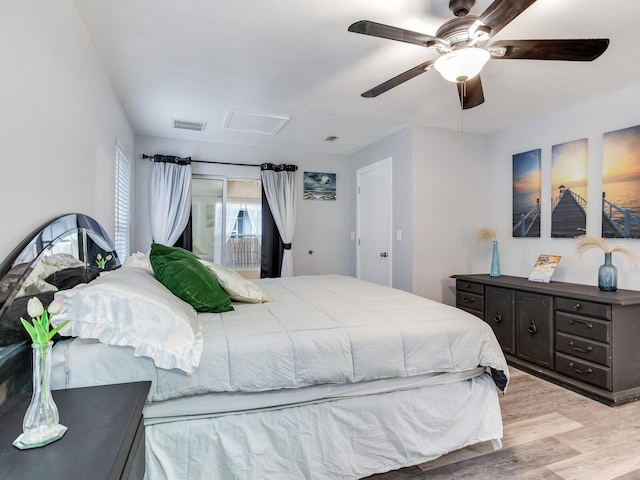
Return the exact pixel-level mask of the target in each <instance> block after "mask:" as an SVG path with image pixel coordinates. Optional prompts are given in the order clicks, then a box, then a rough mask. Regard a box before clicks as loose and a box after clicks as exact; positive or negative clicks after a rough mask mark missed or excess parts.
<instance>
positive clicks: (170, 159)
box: [142, 153, 261, 167]
mask: <svg viewBox="0 0 640 480" xmlns="http://www.w3.org/2000/svg"><path fill="white" fill-rule="evenodd" d="M142 158H143V159H144V160H153V161H154V162H165V163H177V164H179V165H187V164H189V163H216V164H218V165H238V166H240V167H260V166H261V164H255V163H231V162H216V161H213V160H194V159H192V158H191V157H184V158H182V157H176V156H175V155H147V154H145V153H143V154H142Z"/></svg>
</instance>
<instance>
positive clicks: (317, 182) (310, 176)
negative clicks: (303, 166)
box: [303, 172, 336, 200]
mask: <svg viewBox="0 0 640 480" xmlns="http://www.w3.org/2000/svg"><path fill="white" fill-rule="evenodd" d="M303 197H304V199H305V200H335V199H336V174H335V173H320V172H304V186H303Z"/></svg>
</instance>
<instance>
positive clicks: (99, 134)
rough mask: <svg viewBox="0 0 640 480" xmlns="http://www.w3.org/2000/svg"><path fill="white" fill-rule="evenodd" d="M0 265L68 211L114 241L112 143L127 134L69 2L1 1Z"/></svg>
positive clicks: (129, 143) (130, 142)
mask: <svg viewBox="0 0 640 480" xmlns="http://www.w3.org/2000/svg"><path fill="white" fill-rule="evenodd" d="M0 58H2V74H1V75H0V92H2V95H0V112H2V115H1V116H0V169H1V174H0V204H1V205H2V211H1V212H0V225H2V227H0V228H1V230H0V231H1V234H0V259H2V258H5V257H6V256H7V255H8V254H9V252H10V251H11V250H12V248H13V247H14V246H15V245H16V244H17V243H18V242H19V241H20V240H22V239H23V238H24V237H25V236H26V235H28V234H29V233H30V232H31V231H32V230H33V229H35V228H36V227H38V226H40V225H41V224H42V223H44V222H45V221H47V220H49V219H50V218H52V217H54V216H58V215H62V214H65V213H69V212H80V213H85V214H88V215H90V216H92V217H94V218H96V220H98V221H99V222H100V223H101V224H102V225H103V226H104V227H105V228H106V229H107V232H109V234H110V235H113V225H114V201H113V200H114V158H115V141H116V137H117V138H119V139H120V141H121V143H122V144H123V146H124V148H125V149H127V150H129V152H131V154H133V150H134V134H133V130H132V128H131V126H130V124H129V122H128V120H127V118H126V116H125V114H124V111H123V109H122V106H121V104H120V102H119V101H118V99H117V97H116V95H115V93H114V91H113V89H112V87H111V84H110V81H109V78H108V76H107V73H106V71H105V69H104V67H103V64H102V62H101V60H100V58H99V56H98V54H97V52H96V50H95V48H94V46H93V44H92V42H91V40H90V38H89V36H88V34H87V33H86V31H85V29H84V25H83V24H82V22H81V20H80V17H79V16H78V13H77V10H76V8H75V5H74V4H73V2H72V1H71V0H58V1H55V2H51V1H49V0H20V1H19V2H3V5H2V14H1V15H0Z"/></svg>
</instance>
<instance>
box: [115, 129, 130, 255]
mask: <svg viewBox="0 0 640 480" xmlns="http://www.w3.org/2000/svg"><path fill="white" fill-rule="evenodd" d="M115 163H116V181H115V184H116V195H115V234H114V243H115V247H116V252H118V257H119V258H120V261H123V260H124V259H125V258H126V257H127V256H129V254H130V246H129V237H130V232H129V230H130V229H129V227H130V225H131V162H130V161H129V158H128V157H127V155H126V153H125V152H124V150H123V149H122V148H121V147H120V145H118V143H117V142H116V162H115Z"/></svg>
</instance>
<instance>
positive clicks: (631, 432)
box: [367, 369, 640, 480]
mask: <svg viewBox="0 0 640 480" xmlns="http://www.w3.org/2000/svg"><path fill="white" fill-rule="evenodd" d="M510 373H511V383H510V384H509V388H508V391H507V394H506V395H504V396H501V398H500V405H501V409H502V419H503V423H504V438H503V440H502V443H503V448H502V449H501V450H498V451H495V452H494V451H492V449H491V446H490V445H488V444H479V445H476V446H472V447H468V448H465V449H462V450H458V451H456V452H452V453H450V454H449V455H446V456H444V457H441V458H439V459H437V460H434V461H433V462H429V463H426V464H423V465H419V466H415V467H410V468H404V469H401V470H396V471H393V472H388V473H384V474H380V475H373V476H371V477H367V480H461V479H474V480H475V479H477V480H484V479H487V480H489V479H490V480H501V479H519V480H632V479H636V480H640V402H635V403H629V404H626V405H622V406H619V407H615V408H613V407H608V406H606V405H603V404H601V403H599V402H596V401H595V400H590V399H588V398H586V397H584V396H582V395H579V394H577V393H573V392H571V391H569V390H566V389H564V388H562V387H559V386H556V385H553V384H552V383H549V382H546V381H544V380H541V379H539V378H536V377H534V376H531V375H529V374H527V373H524V372H521V371H519V370H516V369H510Z"/></svg>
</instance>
